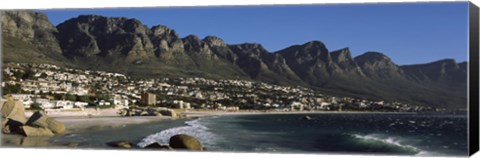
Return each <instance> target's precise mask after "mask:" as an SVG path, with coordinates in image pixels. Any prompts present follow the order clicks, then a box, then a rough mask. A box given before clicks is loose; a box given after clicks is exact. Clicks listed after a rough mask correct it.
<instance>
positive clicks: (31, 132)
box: [21, 126, 55, 137]
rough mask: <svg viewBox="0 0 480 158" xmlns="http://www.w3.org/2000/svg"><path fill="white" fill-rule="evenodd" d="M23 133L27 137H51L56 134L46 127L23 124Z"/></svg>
mask: <svg viewBox="0 0 480 158" xmlns="http://www.w3.org/2000/svg"><path fill="white" fill-rule="evenodd" d="M21 129H22V134H23V135H24V136H27V137H39V136H41V137H51V136H54V135H55V134H53V133H52V131H51V130H50V129H48V128H44V127H31V126H22V127H21Z"/></svg>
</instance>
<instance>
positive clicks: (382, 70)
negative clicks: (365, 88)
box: [354, 52, 404, 79]
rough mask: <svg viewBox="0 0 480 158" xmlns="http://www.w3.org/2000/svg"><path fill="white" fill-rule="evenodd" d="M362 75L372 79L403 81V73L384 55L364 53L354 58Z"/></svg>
mask: <svg viewBox="0 0 480 158" xmlns="http://www.w3.org/2000/svg"><path fill="white" fill-rule="evenodd" d="M354 60H355V62H356V63H357V64H358V66H359V67H360V68H361V69H362V71H363V73H364V74H365V75H366V76H368V77H369V78H373V79H403V78H404V73H403V71H402V70H401V69H400V68H399V67H398V66H397V65H396V64H395V63H393V62H392V60H391V59H390V58H389V57H387V56H386V55H384V54H382V53H379V52H366V53H364V54H362V55H359V56H357V57H355V58H354Z"/></svg>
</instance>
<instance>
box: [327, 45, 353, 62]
mask: <svg viewBox="0 0 480 158" xmlns="http://www.w3.org/2000/svg"><path fill="white" fill-rule="evenodd" d="M330 55H331V56H332V60H333V61H335V62H345V61H353V58H352V53H351V52H350V49H349V48H348V47H346V48H343V49H339V50H336V51H332V52H331V53H330Z"/></svg>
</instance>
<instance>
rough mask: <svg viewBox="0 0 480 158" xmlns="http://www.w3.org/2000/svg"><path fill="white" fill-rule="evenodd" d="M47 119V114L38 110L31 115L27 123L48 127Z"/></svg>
mask: <svg viewBox="0 0 480 158" xmlns="http://www.w3.org/2000/svg"><path fill="white" fill-rule="evenodd" d="M47 119H48V116H47V115H44V114H43V113H42V112H40V111H37V112H35V113H33V114H32V116H30V118H29V119H28V120H27V125H30V126H37V127H44V128H48V123H47Z"/></svg>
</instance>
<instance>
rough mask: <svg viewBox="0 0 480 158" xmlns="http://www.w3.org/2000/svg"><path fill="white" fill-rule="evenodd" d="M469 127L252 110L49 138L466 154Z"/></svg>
mask: <svg viewBox="0 0 480 158" xmlns="http://www.w3.org/2000/svg"><path fill="white" fill-rule="evenodd" d="M306 116H308V117H309V118H306ZM467 131H468V130H467V115H465V114H460V115H459V114H416V113H395V114H393V113H328V114H327V113H324V114H265V115H261V114H254V115H223V116H209V117H200V118H196V119H186V120H175V121H161V122H154V123H148V124H141V125H131V126H126V127H124V128H119V129H109V130H103V131H102V130H101V131H95V132H93V133H92V132H85V133H74V134H68V135H65V136H62V137H58V138H55V139H53V141H54V143H65V142H72V141H73V142H79V143H80V144H79V147H83V148H102V147H107V146H106V145H105V142H108V141H118V140H119V139H121V140H126V141H131V142H134V143H135V144H136V145H137V146H138V147H145V146H147V145H149V144H151V143H155V142H158V143H160V144H168V141H169V138H170V137H171V136H173V135H175V134H188V135H191V136H194V137H196V138H197V139H199V140H200V142H202V144H203V145H204V146H205V147H206V149H207V150H208V151H219V152H222V151H226V152H256V153H318V154H322V153H327V154H328V153H338V154H362V155H365V154H367V155H368V154H375V155H412V156H467V155H468V136H467Z"/></svg>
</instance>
